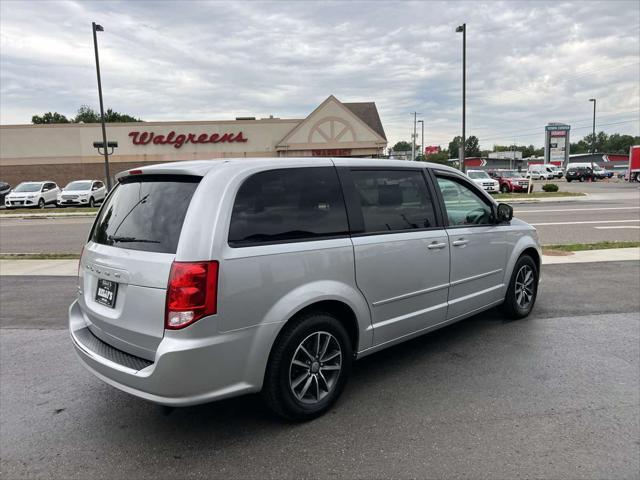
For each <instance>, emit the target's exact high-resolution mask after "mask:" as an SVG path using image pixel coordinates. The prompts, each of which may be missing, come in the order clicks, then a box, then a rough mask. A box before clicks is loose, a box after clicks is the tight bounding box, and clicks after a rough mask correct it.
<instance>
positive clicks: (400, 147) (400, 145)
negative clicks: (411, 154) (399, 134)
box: [391, 140, 411, 152]
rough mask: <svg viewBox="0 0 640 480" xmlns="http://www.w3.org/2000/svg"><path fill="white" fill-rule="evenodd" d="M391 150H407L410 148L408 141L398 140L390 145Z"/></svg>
mask: <svg viewBox="0 0 640 480" xmlns="http://www.w3.org/2000/svg"><path fill="white" fill-rule="evenodd" d="M391 150H393V151H394V152H408V151H409V150H411V144H410V143H409V142H405V141H404V140H400V141H399V142H398V143H396V144H395V145H394V146H393V147H391Z"/></svg>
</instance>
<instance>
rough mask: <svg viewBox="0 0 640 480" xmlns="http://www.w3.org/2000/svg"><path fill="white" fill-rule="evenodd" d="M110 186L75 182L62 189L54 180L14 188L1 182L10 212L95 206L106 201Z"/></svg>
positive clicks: (2, 199) (1, 198)
mask: <svg viewBox="0 0 640 480" xmlns="http://www.w3.org/2000/svg"><path fill="white" fill-rule="evenodd" d="M106 195H107V187H106V186H105V185H104V183H103V182H102V181H100V180H75V181H73V182H70V183H69V184H67V186H66V187H64V188H60V187H59V186H58V185H57V184H56V183H55V182H52V181H50V180H42V181H34V182H22V183H20V184H18V185H17V186H16V187H15V188H13V189H12V188H11V185H9V184H8V183H6V182H0V202H2V203H4V206H5V207H6V208H7V209H9V210H10V209H12V208H45V207H46V206H47V205H55V206H56V207H67V206H81V207H94V206H95V205H96V204H98V203H101V202H103V201H104V198H105V197H106Z"/></svg>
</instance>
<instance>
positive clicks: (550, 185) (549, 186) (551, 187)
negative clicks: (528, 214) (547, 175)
mask: <svg viewBox="0 0 640 480" xmlns="http://www.w3.org/2000/svg"><path fill="white" fill-rule="evenodd" d="M542 190H544V191H545V192H557V191H558V190H560V188H559V187H558V185H556V184H555V183H546V184H544V185H543V186H542Z"/></svg>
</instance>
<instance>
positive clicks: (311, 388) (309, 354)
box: [289, 331, 342, 404]
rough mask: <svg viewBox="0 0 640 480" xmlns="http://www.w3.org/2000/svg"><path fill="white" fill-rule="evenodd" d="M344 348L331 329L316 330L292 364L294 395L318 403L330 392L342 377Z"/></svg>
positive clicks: (307, 339)
mask: <svg viewBox="0 0 640 480" xmlns="http://www.w3.org/2000/svg"><path fill="white" fill-rule="evenodd" d="M341 369H342V349H341V348H340V342H338V340H337V339H336V337H334V336H333V335H332V334H330V333H329V332H325V331H320V332H314V333H312V334H311V335H309V336H308V337H306V338H305V339H304V340H302V342H300V344H299V345H298V348H296V351H295V353H294V354H293V358H292V359H291V364H290V365H289V387H290V388H291V391H292V392H293V395H294V396H295V398H296V399H297V400H298V401H300V402H302V403H306V404H316V403H318V402H320V401H322V400H323V399H324V398H325V397H326V396H327V395H329V394H330V393H331V392H332V391H333V389H334V388H335V386H336V384H337V383H338V378H339V377H340V371H341Z"/></svg>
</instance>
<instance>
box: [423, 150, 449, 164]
mask: <svg viewBox="0 0 640 480" xmlns="http://www.w3.org/2000/svg"><path fill="white" fill-rule="evenodd" d="M426 161H427V162H433V163H441V164H443V165H449V152H447V151H446V150H442V151H440V152H438V153H432V154H431V155H427V157H426Z"/></svg>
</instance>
